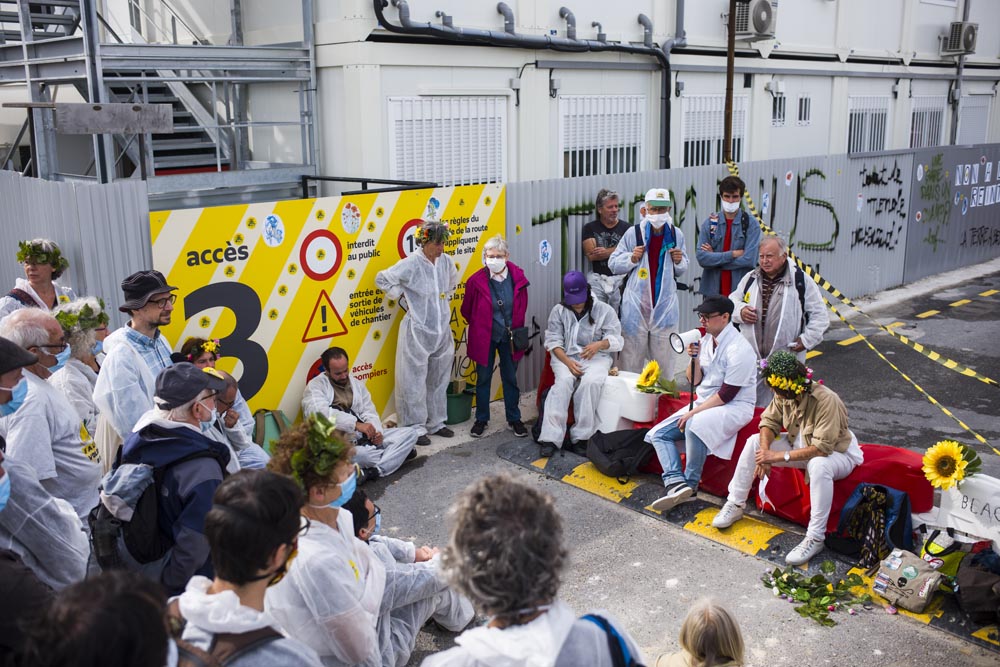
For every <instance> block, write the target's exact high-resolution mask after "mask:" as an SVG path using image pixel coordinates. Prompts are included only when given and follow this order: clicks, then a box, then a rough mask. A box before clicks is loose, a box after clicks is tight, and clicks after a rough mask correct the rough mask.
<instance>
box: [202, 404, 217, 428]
mask: <svg viewBox="0 0 1000 667" xmlns="http://www.w3.org/2000/svg"><path fill="white" fill-rule="evenodd" d="M201 407H203V408H205V409H208V406H207V405H205V404H204V403H201ZM211 410H212V416H211V417H209V418H208V421H205V422H198V423H199V425H200V426H201V432H202V433H205V432H206V431H208V430H209V429H210V428H212V425H213V424H215V420H217V419H218V418H219V411H218V410H216V409H215V407H214V406H213V407H212V408H211Z"/></svg>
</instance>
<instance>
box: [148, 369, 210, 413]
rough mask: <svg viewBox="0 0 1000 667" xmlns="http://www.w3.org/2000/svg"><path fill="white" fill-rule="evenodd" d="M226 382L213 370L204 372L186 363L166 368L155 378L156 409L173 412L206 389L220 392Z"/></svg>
mask: <svg viewBox="0 0 1000 667" xmlns="http://www.w3.org/2000/svg"><path fill="white" fill-rule="evenodd" d="M225 388H226V380H225V378H224V377H223V376H222V373H220V372H219V371H217V370H215V369H214V368H206V369H204V370H202V369H200V368H198V367H197V366H195V365H194V364H192V363H189V362H187V361H185V362H182V363H179V364H174V365H173V366H167V367H166V368H164V369H163V370H162V371H160V374H159V375H157V376H156V396H155V397H154V400H155V402H156V407H158V408H161V409H163V410H173V409H174V408H177V407H180V406H182V405H184V404H185V403H187V402H189V401H192V400H194V398H195V397H196V396H197V395H198V394H200V393H201V392H202V391H204V390H206V389H211V390H212V391H222V390H223V389H225Z"/></svg>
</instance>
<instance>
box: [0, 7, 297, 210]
mask: <svg viewBox="0 0 1000 667" xmlns="http://www.w3.org/2000/svg"><path fill="white" fill-rule="evenodd" d="M97 1H98V0H38V1H37V2H35V1H28V0H0V84H4V83H22V84H27V93H28V96H29V97H30V99H29V100H26V101H30V102H32V103H46V102H50V101H51V99H52V91H54V90H56V89H57V88H58V86H60V85H63V84H69V85H72V86H73V87H74V88H75V89H76V90H77V91H78V92H79V94H80V95H81V96H82V97H83V98H84V100H86V101H87V102H89V103H93V104H101V103H113V102H118V103H122V102H124V103H133V104H135V103H140V104H167V105H169V106H170V108H171V114H172V116H173V122H174V132H173V133H172V134H145V135H141V134H140V135H99V136H98V138H97V139H96V140H95V141H94V142H93V145H94V156H93V161H92V163H91V168H90V170H89V173H85V174H67V173H63V172H61V171H60V170H59V168H58V164H57V158H56V155H57V151H56V145H57V141H58V136H57V133H56V130H55V127H54V122H53V112H52V111H51V109H45V108H41V109H39V108H35V109H31V110H29V117H30V118H29V120H31V121H33V122H31V123H30V124H31V128H30V135H31V145H32V164H31V169H32V170H33V172H34V173H35V175H38V176H40V177H42V178H49V179H54V180H65V179H71V178H96V179H97V180H100V181H102V182H107V181H112V180H117V179H121V178H138V177H139V175H140V173H144V174H146V175H147V177H148V189H149V192H150V199H151V202H150V206H151V208H152V209H162V208H171V207H174V206H177V205H179V204H181V203H182V204H183V205H188V206H190V205H199V204H206V203H230V202H236V201H248V200H252V199H260V198H280V197H286V196H291V195H292V194H293V193H298V191H299V189H300V187H301V185H300V184H301V177H302V176H304V175H315V173H316V170H315V165H316V157H315V128H314V108H315V83H314V81H315V76H314V72H315V67H314V54H313V47H312V11H311V7H312V2H311V0H302V2H303V41H302V44H301V45H293V46H286V45H282V46H275V47H272V46H229V45H211V44H208V43H207V40H205V39H202V38H200V37H198V36H196V35H194V32H193V31H192V30H191V29H190V28H189V27H188V26H187V23H184V21H183V19H182V18H180V16H179V15H178V14H176V12H174V10H173V9H172V8H171V7H170V5H169V3H168V1H167V0H158V3H159V4H160V6H161V8H162V10H163V12H164V15H163V16H166V17H167V18H169V21H170V22H171V23H172V24H173V29H172V30H166V31H162V32H164V33H165V34H157V35H147V36H143V35H142V34H140V31H139V30H138V29H137V28H138V26H143V27H145V26H150V25H155V24H156V23H155V22H154V21H153V20H152V19H151V17H148V16H141V17H138V18H136V17H130V18H132V21H133V22H132V25H131V26H130V27H129V28H128V30H127V31H128V32H129V33H130V34H127V35H126V39H131V40H132V41H131V42H126V41H125V39H123V38H122V37H121V36H120V35H119V32H122V33H124V32H126V30H124V29H122V28H121V27H120V24H119V26H118V30H117V31H116V30H115V28H114V27H112V25H111V22H109V21H108V20H107V19H106V18H105V17H103V16H101V15H99V14H98V13H97V10H96V2H97ZM231 2H232V3H234V5H233V11H234V15H238V14H239V6H238V5H239V0H231ZM146 6H148V5H146ZM130 7H131V6H130ZM135 8H138V5H135ZM137 11H141V10H138V9H137ZM163 16H161V17H160V18H161V19H162V18H163ZM178 21H179V22H180V23H181V24H182V25H183V28H184V29H185V30H186V34H185V35H184V37H183V38H181V39H178V30H177V26H178ZM160 22H161V23H162V22H163V21H162V20H161V21H160ZM234 26H238V22H236V21H234ZM156 39H160V40H161V41H160V42H158V43H157V42H156V41H155V40H156ZM179 41H184V42H187V44H181V43H178V42H179ZM230 41H233V42H236V43H237V44H239V43H241V42H242V35H241V34H237V33H235V32H234V35H232V36H231V38H230ZM261 83H287V84H292V85H294V86H295V88H297V89H298V90H297V92H298V95H299V106H300V109H299V113H298V115H297V116H296V117H295V118H293V119H287V120H285V119H281V120H272V119H268V120H264V121H255V119H254V118H253V117H252V115H251V114H250V113H249V112H248V109H249V105H248V99H249V98H251V97H252V96H253V95H254V91H255V85H256V84H261ZM28 124H29V123H28V122H26V128H25V129H29V128H27V125H28ZM294 126H297V129H298V131H299V133H300V139H301V158H302V159H301V161H299V162H295V163H287V162H275V161H271V160H268V157H267V156H266V155H258V154H254V152H253V151H252V150H251V142H250V135H251V132H252V130H253V129H254V128H260V127H268V128H282V129H285V131H289V130H288V129H287V128H291V131H294V130H295V129H296V128H295V127H294ZM140 148H142V149H145V150H140ZM15 149H16V145H15V146H12V147H11V151H10V153H8V157H9V156H10V154H12V153H13V151H14V150H15ZM143 157H144V158H145V169H142V168H141V166H142V165H141V164H140V163H141V162H142V160H143ZM0 159H2V160H3V162H2V163H0V168H3V167H4V165H6V164H8V160H7V159H4V157H3V154H2V152H0Z"/></svg>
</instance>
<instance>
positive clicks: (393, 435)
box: [302, 370, 420, 477]
mask: <svg viewBox="0 0 1000 667" xmlns="http://www.w3.org/2000/svg"><path fill="white" fill-rule="evenodd" d="M397 372H398V370H397ZM349 379H350V382H351V391H352V392H353V394H354V400H353V401H352V402H351V412H344V411H342V410H338V409H336V408H334V407H333V405H332V404H333V400H334V393H333V384H332V383H331V382H330V376H329V375H327V374H326V373H320V374H319V375H317V376H316V377H314V378H313V379H312V380H310V381H309V384H307V385H306V390H305V393H303V395H302V414H303V416H304V417H308V416H309V415H311V414H316V413H319V414H321V415H323V416H324V417H327V418H329V419H332V420H334V423H335V424H336V426H337V430H338V431H342V432H344V433H345V434H347V436H348V440H351V439H353V438H355V437H356V436H360V433H358V431H357V430H356V428H357V424H358V421H359V420H360V421H361V422H364V423H368V424H371V425H372V426H374V427H375V430H376V431H378V432H379V433H381V434H382V445H381V446H380V447H376V446H374V445H361V446H359V447H356V449H355V454H354V462H355V463H357V464H358V465H359V466H361V467H362V468H371V467H374V468H377V469H378V472H379V475H381V476H382V477H385V476H386V475H391V474H392V473H394V472H396V471H397V470H399V467H400V466H401V465H403V462H404V461H405V460H406V455H407V454H409V453H410V451H412V450H413V446H414V445H415V444H416V443H417V438H419V437H420V433H419V432H418V430H417V429H416V428H411V427H407V426H401V427H399V428H383V427H382V420H381V419H379V416H378V411H377V410H376V409H375V402H374V401H372V395H371V393H370V392H369V391H368V388H367V387H365V383H364V382H362V381H361V380H358V379H357V378H355V377H353V376H351V377H350V378H349ZM352 413H353V414H352Z"/></svg>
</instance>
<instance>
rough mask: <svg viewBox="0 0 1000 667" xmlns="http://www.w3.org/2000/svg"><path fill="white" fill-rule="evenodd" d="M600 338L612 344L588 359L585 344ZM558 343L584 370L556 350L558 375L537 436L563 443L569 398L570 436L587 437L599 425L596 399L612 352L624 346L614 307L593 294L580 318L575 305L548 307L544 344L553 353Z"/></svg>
mask: <svg viewBox="0 0 1000 667" xmlns="http://www.w3.org/2000/svg"><path fill="white" fill-rule="evenodd" d="M591 317H593V319H594V323H593V324H591V322H590V319H591ZM601 340H607V341H608V342H609V343H610V344H611V345H610V347H609V348H608V349H606V350H601V351H600V352H598V353H597V354H596V355H594V356H593V357H591V358H590V359H584V358H583V357H581V356H580V352H582V351H583V348H584V347H585V346H586V345H589V344H590V343H594V342H597V341H601ZM557 347H561V348H562V349H563V351H564V352H566V355H567V356H569V358H570V359H573V360H574V361H576V362H577V363H578V364H580V365H581V366H582V367H583V376H582V377H579V378H578V377H576V376H575V375H573V373H572V372H571V371H570V370H569V367H568V366H566V365H565V364H564V363H563V362H561V361H559V360H558V359H557V358H556V357H555V355H552V357H551V366H552V373H553V374H554V375H555V376H556V377H555V383H554V384H553V385H552V388H551V389H549V395H548V396H547V397H546V398H545V420H544V422H543V423H542V431H541V434H540V435H539V440H540V441H541V442H547V443H551V444H553V445H555V446H556V447H560V448H561V447H562V444H563V439H564V437H565V435H566V418H567V415H568V413H569V402H570V399H572V400H573V417H574V420H575V421H574V422H573V426H572V428H570V431H569V437H570V440H571V441H572V442H581V441H584V440H589V439H590V436H592V435H594V433H595V432H596V431H597V403H598V401H599V400H600V398H601V390H602V389H603V388H604V382H605V380H607V378H608V370H610V368H611V354H612V353H614V352H617V351H618V350H620V349H622V334H621V324H620V323H619V322H618V316H617V315H615V311H614V309H613V308H612V307H611V306H609V305H608V304H606V303H604V302H602V301H596V300H595V301H594V305H593V308H592V309H591V311H590V313H589V314H584V316H583V317H582V318H580V319H579V320H577V317H576V313H575V312H574V311H573V310H572V309H571V308H568V307H566V306H564V305H562V304H559V303H557V304H556V305H555V306H553V307H552V311H551V312H550V313H549V325H548V328H546V330H545V349H546V350H548V351H549V353H551V352H552V350H554V349H556V348H557Z"/></svg>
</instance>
